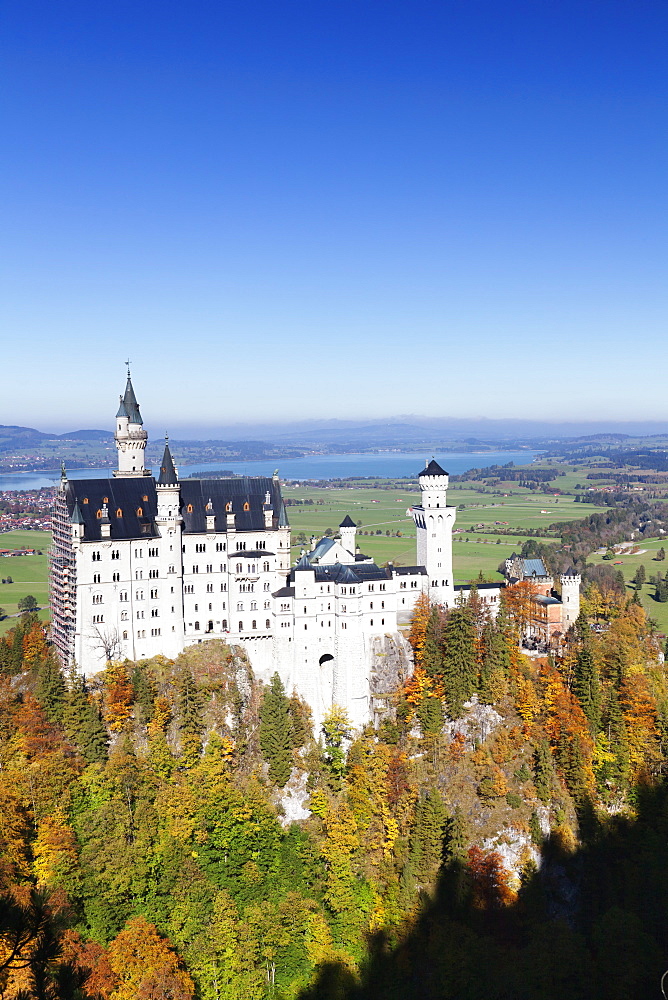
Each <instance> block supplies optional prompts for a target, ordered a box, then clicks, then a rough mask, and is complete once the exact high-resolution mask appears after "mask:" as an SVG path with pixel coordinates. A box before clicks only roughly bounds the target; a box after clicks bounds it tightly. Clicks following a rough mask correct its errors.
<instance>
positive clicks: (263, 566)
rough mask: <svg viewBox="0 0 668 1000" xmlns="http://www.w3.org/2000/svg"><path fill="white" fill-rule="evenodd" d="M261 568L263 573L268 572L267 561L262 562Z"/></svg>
mask: <svg viewBox="0 0 668 1000" xmlns="http://www.w3.org/2000/svg"><path fill="white" fill-rule="evenodd" d="M262 569H263V571H264V572H265V573H268V572H269V563H268V562H263V563H262Z"/></svg>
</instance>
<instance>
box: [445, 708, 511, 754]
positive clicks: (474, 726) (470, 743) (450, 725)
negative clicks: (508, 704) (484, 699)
mask: <svg viewBox="0 0 668 1000" xmlns="http://www.w3.org/2000/svg"><path fill="white" fill-rule="evenodd" d="M502 722H503V717H502V716H501V715H499V713H498V712H497V711H495V709H493V708H492V706H491V705H481V704H480V702H479V701H478V695H477V694H474V695H472V696H471V698H470V700H469V701H467V702H465V703H464V714H463V715H462V716H461V718H459V719H455V720H454V722H446V723H445V725H444V726H443V731H444V732H445V733H447V734H448V737H449V738H450V739H452V738H453V736H457V735H461V736H463V737H464V738H465V744H464V746H465V749H466V750H467V751H470V750H473V749H474V748H475V747H476V746H477V744H478V743H484V742H485V740H486V739H487V737H488V736H491V734H492V733H493V732H494V730H495V729H496V728H497V727H498V726H499V725H500V724H501V723H502Z"/></svg>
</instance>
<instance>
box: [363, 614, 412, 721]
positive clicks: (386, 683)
mask: <svg viewBox="0 0 668 1000" xmlns="http://www.w3.org/2000/svg"><path fill="white" fill-rule="evenodd" d="M370 659H371V663H370V671H369V693H370V712H371V717H372V718H373V720H374V722H378V721H379V720H380V719H382V717H383V716H384V715H386V714H387V713H388V712H389V710H390V708H391V705H392V699H393V696H394V695H395V694H396V692H397V691H399V689H400V688H401V687H402V685H403V683H404V681H405V680H406V678H408V677H410V675H411V674H412V673H413V650H412V649H411V647H410V644H409V642H408V640H407V639H405V638H404V636H403V635H401V633H400V632H392V633H389V632H388V633H386V634H385V635H379V636H375V637H374V638H373V640H372V646H371V652H370Z"/></svg>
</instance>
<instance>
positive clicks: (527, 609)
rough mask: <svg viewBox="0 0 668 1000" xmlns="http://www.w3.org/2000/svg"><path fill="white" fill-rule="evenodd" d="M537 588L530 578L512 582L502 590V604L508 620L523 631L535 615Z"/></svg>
mask: <svg viewBox="0 0 668 1000" xmlns="http://www.w3.org/2000/svg"><path fill="white" fill-rule="evenodd" d="M537 594H538V588H537V587H536V585H535V583H532V582H531V580H522V581H521V583H513V584H511V585H510V586H508V587H506V588H505V590H504V604H505V608H506V612H507V614H508V617H509V619H510V621H511V622H512V623H513V624H514V625H515V626H516V627H517V628H518V629H519V630H520V632H524V630H525V629H526V628H527V626H528V625H530V624H531V622H533V621H534V619H535V617H536V604H535V599H536V595H537Z"/></svg>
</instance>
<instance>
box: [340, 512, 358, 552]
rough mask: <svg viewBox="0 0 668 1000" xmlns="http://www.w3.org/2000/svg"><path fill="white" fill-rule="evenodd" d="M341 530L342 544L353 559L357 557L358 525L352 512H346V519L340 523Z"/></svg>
mask: <svg viewBox="0 0 668 1000" xmlns="http://www.w3.org/2000/svg"><path fill="white" fill-rule="evenodd" d="M339 532H340V534H341V545H342V546H343V548H344V549H345V550H346V552H350V554H351V556H352V557H353V559H354V558H355V535H356V534H357V525H356V524H355V522H354V521H353V519H352V517H351V516H350V514H346V516H345V517H344V519H343V520H342V521H341V524H340V525H339Z"/></svg>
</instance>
